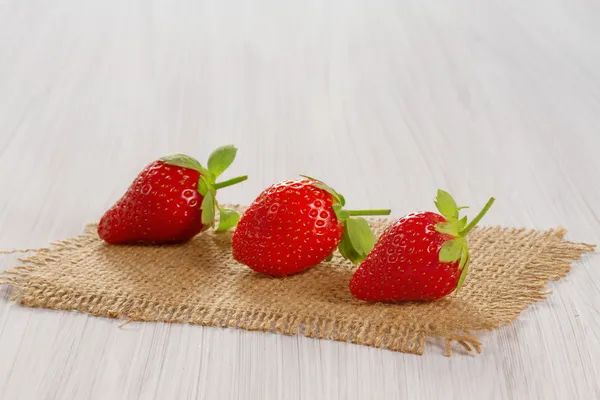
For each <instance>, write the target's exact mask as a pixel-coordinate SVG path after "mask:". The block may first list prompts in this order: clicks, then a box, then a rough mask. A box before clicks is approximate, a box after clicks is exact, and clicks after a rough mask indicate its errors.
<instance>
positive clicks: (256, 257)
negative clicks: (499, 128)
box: [232, 177, 390, 276]
mask: <svg viewBox="0 0 600 400" xmlns="http://www.w3.org/2000/svg"><path fill="white" fill-rule="evenodd" d="M306 178H307V179H302V180H296V181H284V182H281V183H278V184H276V185H273V186H271V187H270V188H268V189H266V190H265V191H264V192H262V193H261V194H260V195H259V196H258V198H257V199H256V200H255V201H254V203H252V205H251V206H250V207H249V208H248V210H247V211H246V212H245V213H244V215H243V216H242V218H241V220H240V222H239V224H238V226H237V228H236V230H235V232H234V234H233V240H232V247H233V257H234V258H235V259H236V260H238V261H239V262H241V263H243V264H246V265H247V266H249V267H250V268H252V269H253V270H255V271H258V272H263V273H265V274H268V275H274V276H283V275H290V274H294V273H297V272H300V271H303V270H305V269H307V268H310V267H312V266H315V265H317V264H319V263H320V262H322V261H323V260H325V259H326V258H328V257H329V256H331V255H332V253H333V251H334V250H335V248H336V247H337V246H338V245H339V250H340V253H341V254H342V256H344V257H345V258H348V259H350V260H351V261H353V262H355V263H359V262H361V261H362V260H364V258H365V257H366V255H367V254H368V253H369V251H371V249H372V247H373V245H374V244H375V237H374V236H373V233H372V232H371V229H370V228H369V225H368V224H367V221H366V220H365V219H363V218H350V217H351V216H358V215H387V214H389V213H390V210H360V211H347V210H344V209H343V208H342V207H343V206H344V204H345V200H344V197H343V196H342V195H340V194H339V193H337V192H336V191H335V190H333V189H332V188H330V187H329V186H327V185H325V184H324V183H323V182H321V181H318V180H316V179H313V178H309V177H306Z"/></svg>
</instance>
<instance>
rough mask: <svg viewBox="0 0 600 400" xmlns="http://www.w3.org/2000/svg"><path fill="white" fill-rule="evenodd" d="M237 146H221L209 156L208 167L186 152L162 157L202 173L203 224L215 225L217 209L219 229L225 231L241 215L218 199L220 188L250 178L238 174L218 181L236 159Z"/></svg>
mask: <svg viewBox="0 0 600 400" xmlns="http://www.w3.org/2000/svg"><path fill="white" fill-rule="evenodd" d="M236 154H237V148H235V147H234V146H232V145H227V146H221V147H219V148H217V149H216V150H215V151H213V152H212V153H211V155H210V156H209V157H208V164H207V165H208V167H207V168H204V167H203V166H202V164H200V163H199V162H198V160H196V159H195V158H193V157H190V156H187V155H185V154H171V155H168V156H165V157H163V158H161V161H163V162H165V163H167V164H171V165H176V166H178V167H183V168H189V169H193V170H195V171H198V172H199V173H200V177H199V179H198V192H199V193H200V194H201V195H202V196H203V197H204V199H203V200H202V204H201V206H200V208H201V209H202V224H204V225H211V226H214V224H215V214H216V210H217V209H218V210H219V215H220V218H219V225H218V226H217V231H224V230H227V229H229V228H232V227H234V226H235V225H236V224H237V223H238V221H239V219H240V216H239V214H238V213H237V212H235V211H234V210H231V209H228V208H223V207H221V206H220V205H219V204H218V203H217V200H216V194H217V190H218V189H222V188H224V187H227V186H231V185H235V184H236V183H240V182H243V181H245V180H246V179H248V176H246V175H244V176H238V177H236V178H232V179H229V180H226V181H222V182H217V178H218V177H219V175H221V174H222V173H223V172H224V171H225V170H226V169H227V168H229V166H230V165H231V164H232V163H233V160H235V156H236Z"/></svg>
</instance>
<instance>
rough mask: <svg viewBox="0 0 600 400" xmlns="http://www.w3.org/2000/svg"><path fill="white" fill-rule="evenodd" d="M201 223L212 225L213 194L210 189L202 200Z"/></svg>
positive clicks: (213, 210)
mask: <svg viewBox="0 0 600 400" xmlns="http://www.w3.org/2000/svg"><path fill="white" fill-rule="evenodd" d="M201 209H202V224H204V225H212V224H213V223H214V222H215V196H214V195H213V193H212V192H211V191H209V192H207V193H206V196H204V199H203V200H202V206H201Z"/></svg>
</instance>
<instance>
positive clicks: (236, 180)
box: [214, 175, 248, 190]
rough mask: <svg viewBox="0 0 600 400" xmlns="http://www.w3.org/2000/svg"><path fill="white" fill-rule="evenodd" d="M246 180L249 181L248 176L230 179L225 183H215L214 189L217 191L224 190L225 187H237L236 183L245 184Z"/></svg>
mask: <svg viewBox="0 0 600 400" xmlns="http://www.w3.org/2000/svg"><path fill="white" fill-rule="evenodd" d="M246 179H248V175H243V176H238V177H235V178H231V179H228V180H226V181H223V182H219V183H215V184H214V188H215V189H217V190H218V189H222V188H224V187H227V186H231V185H235V184H236V183H240V182H243V181H245V180H246Z"/></svg>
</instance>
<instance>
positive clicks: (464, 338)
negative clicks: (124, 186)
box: [0, 224, 595, 356]
mask: <svg viewBox="0 0 600 400" xmlns="http://www.w3.org/2000/svg"><path fill="white" fill-rule="evenodd" d="M96 227H97V225H96V224H88V225H87V226H86V232H85V233H84V234H82V235H79V236H76V237H73V238H70V239H66V240H61V241H56V242H53V243H51V247H49V248H42V249H23V250H12V251H8V252H3V254H9V253H15V252H21V251H22V252H31V251H33V252H35V254H33V255H31V256H29V257H26V258H22V259H19V261H21V262H22V263H23V264H22V265H19V266H16V267H14V268H12V269H9V270H6V271H5V272H4V273H2V274H0V284H8V285H10V286H11V287H12V288H14V289H15V293H14V295H13V297H12V298H11V300H12V301H15V302H17V303H18V304H21V305H23V306H27V307H41V308H49V309H55V310H77V311H80V312H84V313H88V314H91V315H94V316H100V317H109V318H118V319H122V320H125V321H126V322H125V324H126V323H129V322H131V321H144V322H166V323H188V324H192V325H201V326H214V327H222V328H239V329H245V330H249V331H263V332H277V333H280V334H285V335H304V336H307V337H311V338H318V339H329V340H336V341H340V342H350V343H354V344H360V345H366V346H372V347H376V348H386V349H388V350H392V351H400V352H405V353H413V354H419V355H420V354H423V352H424V348H425V344H426V342H427V340H428V338H432V339H435V338H441V339H442V340H443V342H444V349H445V351H444V354H445V355H447V356H449V355H451V347H452V343H453V342H457V343H458V344H460V345H461V346H462V347H463V348H464V349H466V350H467V351H472V350H475V351H476V352H477V353H479V352H480V351H481V342H480V340H479V339H478V338H477V337H476V336H474V335H473V334H472V332H470V331H463V330H453V331H448V330H444V329H440V328H441V327H438V326H436V325H435V324H428V325H426V326H422V325H419V324H417V325H415V326H410V325H408V326H405V327H404V331H403V332H399V331H397V330H396V331H394V332H393V334H389V335H382V327H381V326H380V325H377V324H375V325H373V324H369V323H365V322H364V321H361V320H348V319H347V318H344V319H342V320H336V319H330V318H311V317H306V316H304V317H300V316H297V315H292V314H289V313H277V312H272V311H264V310H253V311H245V310H243V311H240V310H236V309H231V308H222V307H212V306H201V307H195V306H188V305H184V306H181V305H176V304H166V303H165V302H164V301H158V300H156V299H154V298H153V297H152V296H145V297H144V298H143V299H140V298H135V297H134V296H127V295H124V296H114V295H105V294H94V295H89V294H82V293H77V292H75V291H73V290H67V289H63V288H59V287H53V286H52V285H44V287H35V285H34V286H32V282H33V281H34V279H32V278H33V277H35V275H36V273H37V271H38V269H39V268H42V267H43V266H44V265H45V264H46V263H47V262H49V261H52V260H53V259H55V258H56V257H57V255H59V254H62V253H63V252H68V251H72V250H77V249H80V248H82V247H84V246H85V245H86V243H88V242H89V241H90V240H92V239H95V238H94V236H95V235H96V233H95V232H96ZM495 231H503V232H506V231H511V233H514V234H518V235H519V236H521V237H522V238H523V239H525V238H528V237H531V236H532V235H534V236H547V237H549V238H550V237H553V238H557V239H559V241H557V242H556V243H554V245H553V247H552V249H551V251H548V252H545V253H543V254H539V255H538V258H537V259H536V262H535V263H533V264H532V265H530V273H528V274H527V275H526V276H525V278H526V279H527V280H528V283H530V284H531V286H532V289H533V291H532V292H531V293H529V294H527V295H526V296H521V297H520V298H518V299H515V301H516V302H517V303H518V304H517V306H516V307H515V309H514V312H512V313H507V314H506V315H504V318H500V319H498V320H496V321H494V322H486V323H483V324H482V326H481V327H480V328H481V330H492V329H495V328H498V327H499V326H500V325H503V324H507V323H510V322H512V321H513V320H514V319H516V318H517V317H518V315H519V314H520V313H521V312H522V311H523V310H525V309H526V308H527V307H528V305H529V304H532V303H534V302H537V301H541V300H543V299H545V298H546V297H547V296H548V295H549V294H550V293H551V292H550V291H548V290H547V289H546V285H547V283H548V281H550V280H558V279H560V278H563V277H565V276H566V275H567V274H568V272H569V271H570V269H571V263H572V262H573V261H574V260H577V259H579V258H580V257H581V256H582V255H583V254H584V253H586V252H591V251H593V250H594V248H595V246H594V245H590V244H585V243H577V242H568V241H564V240H563V237H564V235H565V234H566V232H567V230H566V229H564V228H559V229H556V230H548V231H543V232H540V231H536V230H527V229H515V228H502V227H487V228H482V229H478V232H479V233H486V232H487V233H493V232H495ZM0 254H2V253H0ZM123 325H124V324H123Z"/></svg>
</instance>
